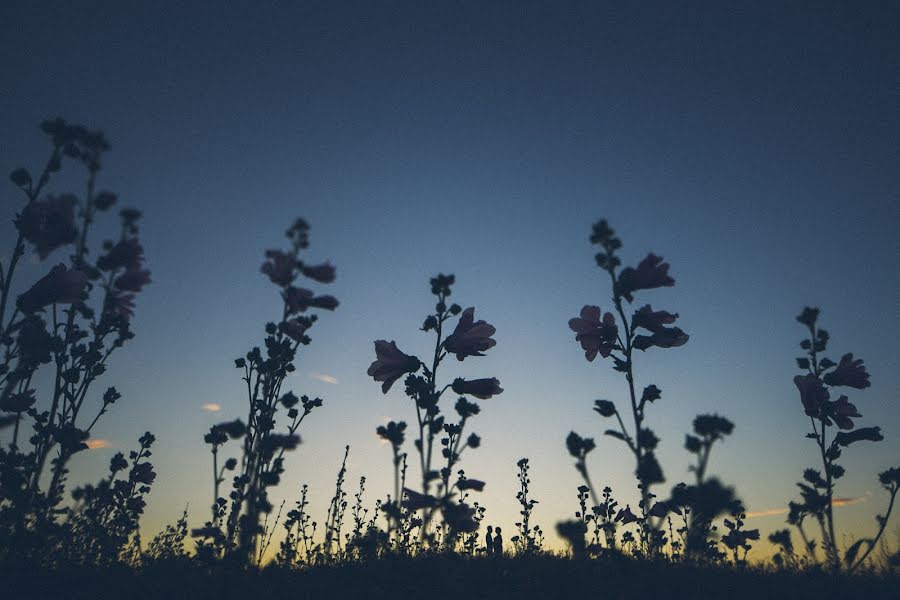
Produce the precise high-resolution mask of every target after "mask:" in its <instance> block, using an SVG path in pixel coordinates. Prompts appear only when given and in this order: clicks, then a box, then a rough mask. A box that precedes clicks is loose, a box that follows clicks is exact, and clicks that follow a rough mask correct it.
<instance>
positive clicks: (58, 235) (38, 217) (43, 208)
mask: <svg viewBox="0 0 900 600" xmlns="http://www.w3.org/2000/svg"><path fill="white" fill-rule="evenodd" d="M75 203H76V198H75V196H73V195H71V194H64V195H62V196H48V197H47V198H46V199H45V200H35V201H33V202H31V203H30V204H28V205H27V206H26V207H25V208H24V209H23V210H22V214H21V216H20V217H19V219H18V221H17V222H16V225H17V226H18V228H19V231H20V232H21V233H22V237H24V238H25V239H26V240H28V241H29V242H31V243H32V244H34V247H35V250H37V252H38V255H39V256H40V257H41V259H44V258H47V256H48V255H49V254H50V253H51V252H53V250H55V249H56V248H59V247H60V246H65V245H66V244H71V243H72V242H74V241H75V240H76V239H77V238H78V229H77V228H76V227H75Z"/></svg>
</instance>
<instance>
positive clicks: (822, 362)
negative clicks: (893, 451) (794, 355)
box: [788, 307, 900, 571]
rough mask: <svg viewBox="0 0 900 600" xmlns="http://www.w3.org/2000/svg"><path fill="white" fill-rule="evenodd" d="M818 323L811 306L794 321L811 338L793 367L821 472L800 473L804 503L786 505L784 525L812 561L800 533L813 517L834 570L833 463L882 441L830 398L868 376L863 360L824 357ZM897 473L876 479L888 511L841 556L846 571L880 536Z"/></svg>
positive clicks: (836, 474) (865, 383)
mask: <svg viewBox="0 0 900 600" xmlns="http://www.w3.org/2000/svg"><path fill="white" fill-rule="evenodd" d="M818 318H819V309H818V308H810V307H806V308H804V309H803V312H802V313H800V315H799V316H798V317H797V321H798V322H799V323H801V324H802V325H804V326H806V328H807V330H808V332H809V337H808V338H805V339H804V340H803V341H802V342H801V343H800V347H801V348H802V349H803V350H805V351H806V356H804V357H801V358H798V359H797V366H798V367H799V368H800V369H801V370H803V371H806V374H805V375H797V376H796V377H794V384H795V385H796V386H797V389H798V390H799V391H800V401H801V403H802V404H803V409H804V411H805V413H806V415H807V416H808V417H809V421H810V424H811V425H812V432H811V433H808V434H806V437H808V438H810V439H813V440H815V441H816V444H817V445H818V446H819V454H820V456H821V460H822V471H819V470H817V469H812V468H810V469H806V470H805V471H804V472H803V479H804V481H802V482H800V483H798V484H797V485H798V486H799V487H800V495H801V497H802V500H801V502H796V503H795V502H791V503H790V511H789V513H788V522H789V523H791V524H793V525H796V526H797V528H798V529H799V531H800V533H801V535H802V536H803V537H804V540H805V541H806V544H807V547H808V548H810V550H811V552H810V553H811V556H813V558H814V554H812V548H813V545H812V542H810V541H808V539H807V538H806V533H805V531H804V530H803V528H802V524H803V520H804V518H805V517H806V516H808V515H809V516H812V517H814V518H815V519H816V521H817V522H818V523H819V527H820V530H821V533H822V546H823V548H824V549H825V557H826V560H827V562H828V566H829V567H830V568H831V569H832V570H834V571H838V570H840V569H841V562H842V561H841V556H840V553H839V551H838V547H837V538H836V537H835V527H834V513H833V507H834V487H835V482H836V481H837V480H838V479H840V478H841V477H843V475H844V468H843V467H842V466H840V465H839V464H837V460H838V459H839V458H840V457H841V454H842V453H843V451H844V448H846V447H847V446H850V445H851V444H855V443H857V442H861V441H870V442H879V441H881V440H882V439H884V438H883V437H882V435H881V428H880V427H860V428H856V429H854V427H855V425H854V423H853V419H855V418H859V417H861V416H862V415H861V414H860V413H859V411H858V410H857V409H856V406H855V405H853V404H851V403H850V402H849V400H848V398H847V396H845V395H843V394H841V395H840V397H839V398H838V399H837V400H831V399H830V397H831V390H833V389H834V388H838V387H850V388H854V389H857V390H862V389H865V388H867V387H869V385H870V383H869V373H868V372H866V368H865V366H864V365H863V361H862V359H854V358H853V354H844V355H843V356H842V357H841V359H840V361H839V362H837V363H835V362H834V361H833V360H830V359H829V358H827V357H825V356H823V354H824V352H825V350H826V348H827V346H828V341H829V338H830V336H829V335H828V332H827V331H825V330H824V329H821V328H820V327H819V326H818ZM832 426H837V427H838V429H839V430H840V431H838V432H837V433H835V434H834V436H833V437H832V438H831V440H829V439H828V428H829V427H832ZM823 473H824V475H823ZM898 473H900V470H898V469H897V468H896V467H895V468H892V469H889V470H887V471H884V472H883V473H881V474H880V475H879V480H880V482H881V484H882V486H883V487H884V489H885V490H887V492H888V494H889V496H890V500H889V502H888V509H887V512H886V513H885V514H884V515H883V516H882V515H878V516H877V517H876V521H877V523H878V529H877V531H876V534H875V536H874V537H872V538H862V539H859V540H857V541H856V542H855V543H853V544H852V545H851V546H850V547H849V548H848V549H847V551H846V552H845V553H844V557H843V563H844V565H845V567H846V568H847V570H849V571H853V570H854V569H856V568H858V567H859V565H861V564H862V563H863V561H865V559H866V558H867V557H868V556H869V553H870V552H871V551H872V548H874V547H875V544H877V543H878V540H879V539H880V538H881V535H882V534H883V533H884V529H885V527H886V526H887V522H888V518H889V517H890V514H891V510H892V509H893V506H894V499H895V498H896V495H897V487H898V481H897V479H898ZM864 545H865V546H866V550H865V552H863V553H862V554H861V555H860V554H859V551H860V550H861V549H862V547H863V546H864Z"/></svg>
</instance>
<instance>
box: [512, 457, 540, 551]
mask: <svg viewBox="0 0 900 600" xmlns="http://www.w3.org/2000/svg"><path fill="white" fill-rule="evenodd" d="M516 466H517V467H519V473H518V479H519V491H518V492H516V500H518V502H519V506H520V507H521V510H519V514H520V515H521V516H522V517H521V519H520V520H519V521H518V522H516V529H518V531H519V535H517V536H514V537H512V538H510V541H511V542H512V543H513V547H514V548H515V549H516V553H518V554H530V553H534V552H540V550H541V546H542V543H543V532H542V531H541V527H540V525H534V526H532V525H531V513H532V512H533V511H534V505H535V504H537V503H538V501H537V500H535V499H534V498H529V497H528V484H530V483H531V479H530V478H529V476H528V470H529V466H528V459H527V458H522V459H519V462H517V463H516Z"/></svg>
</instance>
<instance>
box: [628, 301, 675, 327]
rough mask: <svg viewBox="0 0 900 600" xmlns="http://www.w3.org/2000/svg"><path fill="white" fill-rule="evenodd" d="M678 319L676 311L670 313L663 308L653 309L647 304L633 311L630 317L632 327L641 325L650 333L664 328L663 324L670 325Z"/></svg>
mask: <svg viewBox="0 0 900 600" xmlns="http://www.w3.org/2000/svg"><path fill="white" fill-rule="evenodd" d="M676 319H678V313H670V312H667V311H664V310H658V311H654V310H653V309H652V308H651V307H650V305H649V304H646V305H644V306H642V307H641V308H640V309H638V310H637V311H635V313H634V316H633V317H632V318H631V323H632V327H643V328H644V329H646V330H647V331H649V332H651V333H656V332H657V331H660V330H662V329H665V327H664V325H671V324H672V323H674V322H675V320H676Z"/></svg>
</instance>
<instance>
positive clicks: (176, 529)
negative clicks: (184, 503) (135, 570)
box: [143, 508, 188, 563]
mask: <svg viewBox="0 0 900 600" xmlns="http://www.w3.org/2000/svg"><path fill="white" fill-rule="evenodd" d="M187 522H188V511H187V509H186V508H185V509H184V512H183V513H182V514H181V517H180V518H179V519H178V520H177V521H176V522H175V523H171V524H169V525H166V527H165V529H163V530H162V531H160V532H159V533H158V534H156V536H155V537H154V538H153V539H152V540H150V543H149V544H147V551H146V552H145V553H144V557H143V558H144V562H145V563H154V562H171V561H176V560H184V559H186V558H187V557H188V554H187V551H186V550H185V547H184V541H185V539H187V534H188V525H187Z"/></svg>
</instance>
